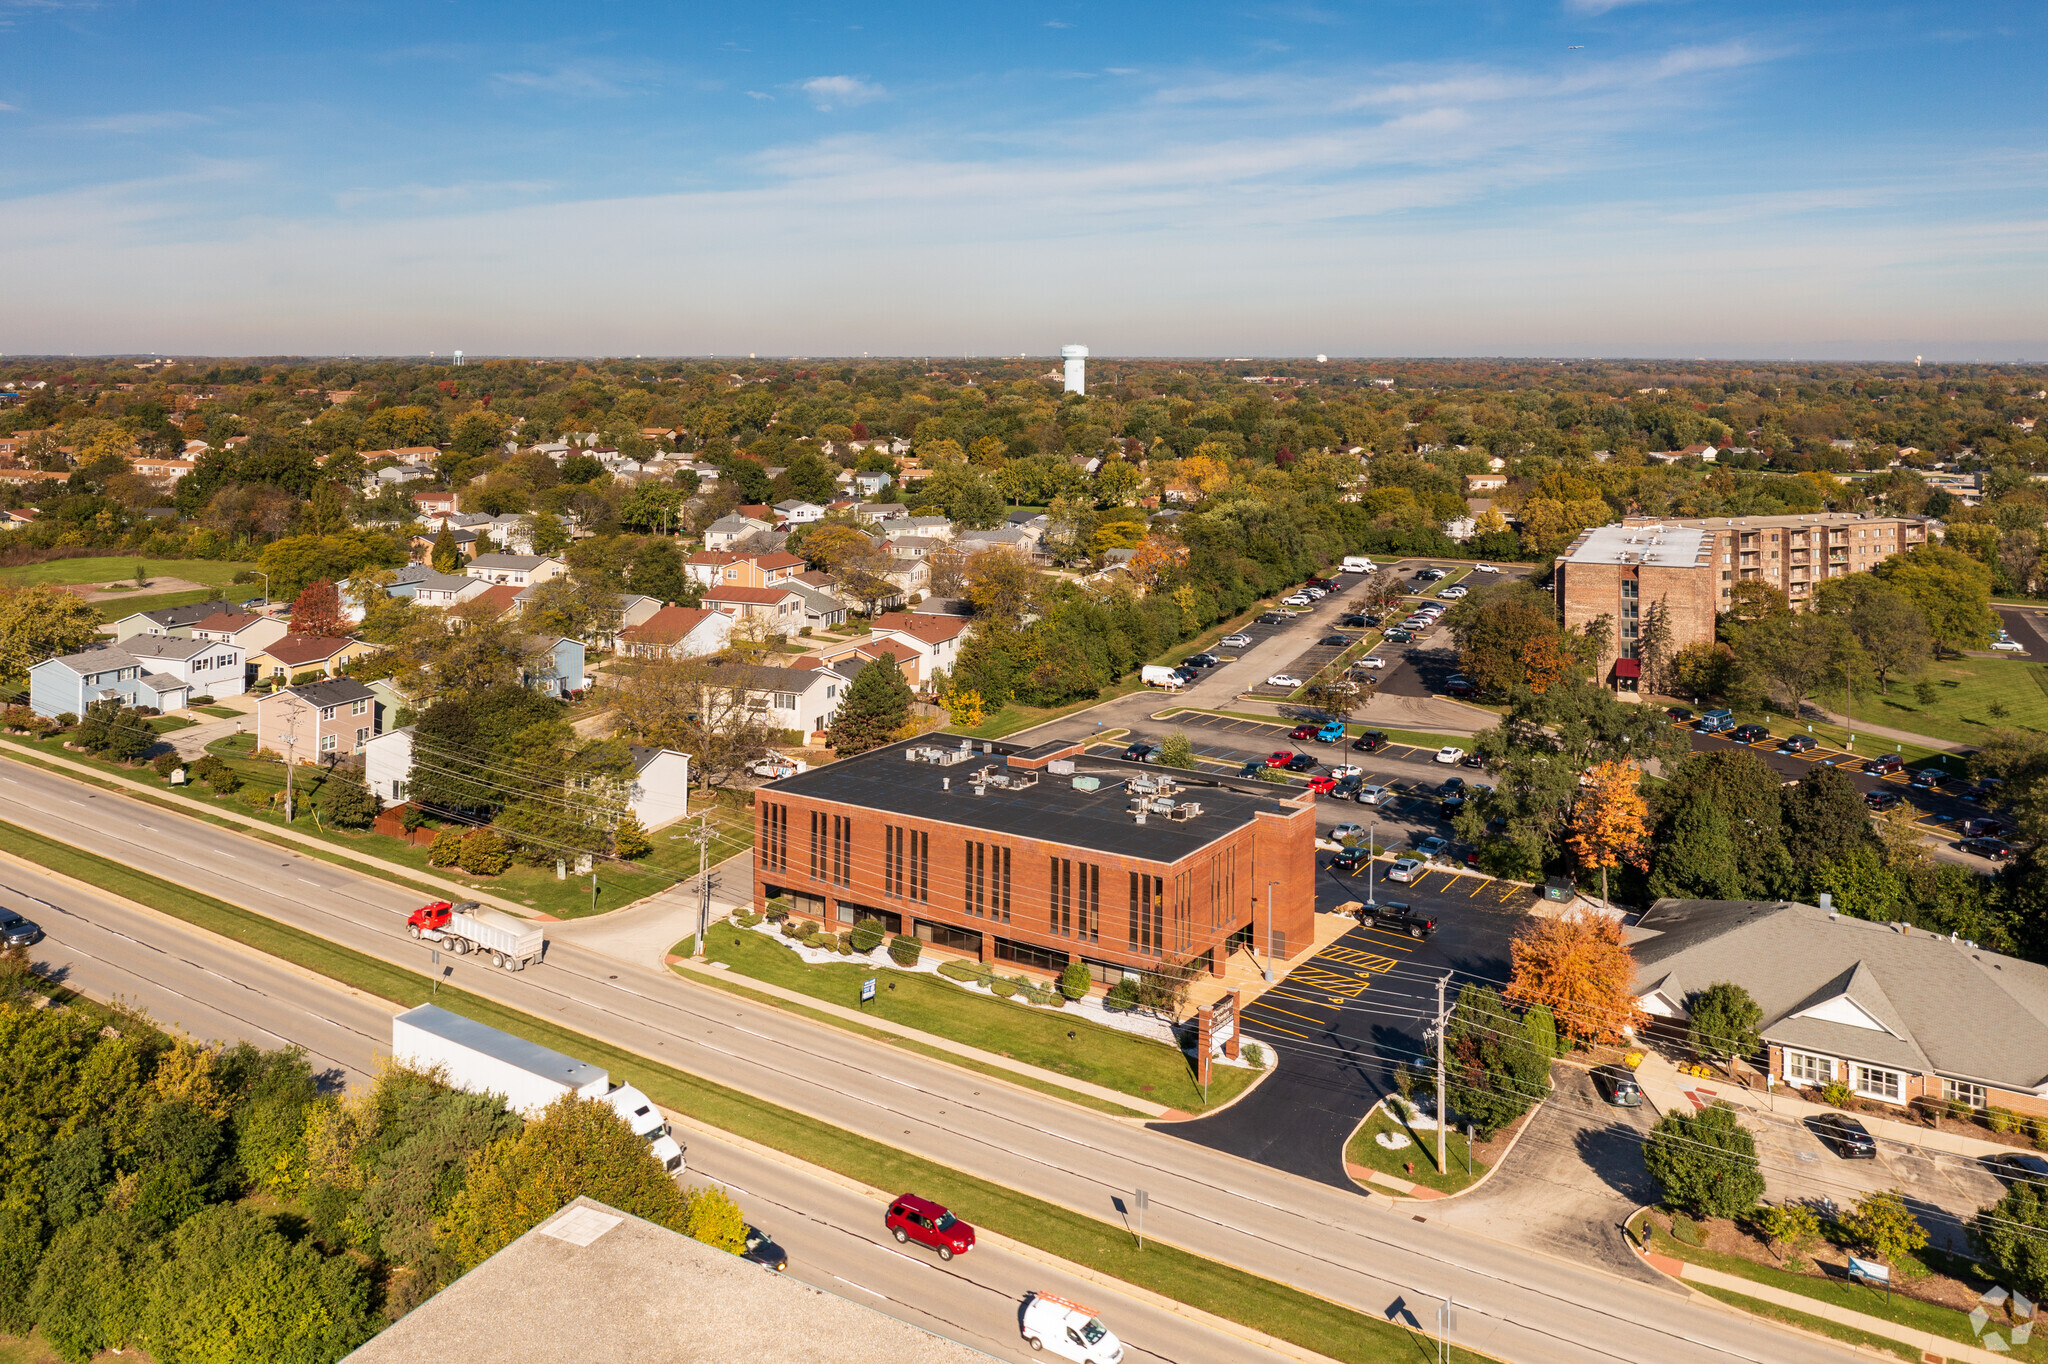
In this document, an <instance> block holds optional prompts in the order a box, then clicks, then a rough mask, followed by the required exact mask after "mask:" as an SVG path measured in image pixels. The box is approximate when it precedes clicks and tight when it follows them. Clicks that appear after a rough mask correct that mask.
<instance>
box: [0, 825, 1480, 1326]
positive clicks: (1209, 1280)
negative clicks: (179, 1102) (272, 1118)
mask: <svg viewBox="0 0 2048 1364" xmlns="http://www.w3.org/2000/svg"><path fill="white" fill-rule="evenodd" d="M0 837H5V838H6V839H7V842H8V847H9V850H10V851H12V852H13V853H15V854H16V855H17V856H19V857H23V858H26V859H28V860H30V861H33V862H36V863H39V864H40V865H42V866H45V867H48V868H49V869H50V870H52V871H57V872H62V873H64V874H65V875H68V876H72V877H75V878H76V879H78V880H80V881H84V882H87V883H88V884H91V885H95V886H98V887H100V888H101V889H103V890H107V891H111V892H113V893H114V894H117V895H123V896H126V897H128V898H129V899H132V900H136V901H138V902H140V903H142V904H145V905H148V906H150V907H151V908H154V909H157V910H160V911H162V912H163V913H166V914H170V915H172V916H173V917H176V918H180V919H183V920H185V921H187V922H188V923H193V924H196V925H198V926H199V927H201V928H205V929H208V930H209V931H211V932H214V933H217V934H220V935H221V936H222V937H226V938H230V939H232V940H234V941H236V942H240V943H242V944H244V945H246V946H248V947H251V948H254V949H256V950H258V951H262V952H265V953H268V954H270V955H272V956H275V957H279V958H282V959H283V960H286V961H290V962H293V963H296V964H298V965H300V966H304V967H306V968H308V969H310V970H314V971H318V972H320V973H321V974H322V975H325V976H328V977H331V978H332V979H334V980H337V981H340V982H342V983H343V984H346V985H352V986H354V987H356V988H357V989H361V990H367V991H369V992H371V993H372V994H375V995H377V996H379V997H380V998H384V999H388V1000H391V1001H392V1002H394V1003H397V1004H402V1005H406V1006H411V1005H414V1004H422V1003H425V1002H427V1001H428V1000H429V999H430V998H431V999H432V1000H433V1002H434V1003H436V1004H439V1005H441V1006H443V1007H445V1008H450V1009H453V1010H456V1011H458V1012H461V1013H462V1014H464V1015H466V1016H467V1017H470V1018H474V1019H476V1020H477V1021H478V1022H481V1023H487V1024H489V1025H490V1026H492V1027H494V1028H501V1029H503V1030H504V1031H506V1032H509V1033H512V1034H514V1035H516V1036H519V1037H524V1038H526V1039H527V1040H528V1041H531V1042H537V1043H539V1044H541V1045H542V1046H547V1047H553V1048H556V1049H558V1050H561V1051H564V1052H568V1053H570V1054H572V1055H575V1056H578V1057H581V1058H583V1059H585V1060H588V1061H591V1062H594V1063H596V1064H598V1065H602V1066H604V1067H606V1068H607V1069H609V1070H611V1071H612V1072H613V1073H614V1074H615V1075H616V1076H618V1077H619V1078H621V1079H626V1078H630V1079H631V1081H632V1083H634V1084H637V1085H638V1086H639V1087H640V1088H641V1089H642V1090H644V1091H645V1092H646V1093H647V1094H648V1095H649V1096H650V1097H651V1098H653V1099H654V1100H655V1101H656V1102H657V1103H660V1104H662V1105H664V1106H665V1107H668V1108H671V1109H674V1110H676V1111H678V1112H681V1113H685V1114H688V1115H689V1116H690V1117H692V1118H694V1119H696V1120H697V1121H699V1122H702V1123H705V1124H708V1125H710V1126H712V1127H717V1128H719V1129H721V1130H723V1131H727V1132H732V1133H735V1134H736V1135H739V1136H743V1137H746V1138H747V1139H749V1140H751V1141H755V1142H758V1143H760V1144H761V1145H764V1146H768V1147H771V1148H773V1149H775V1150H777V1151H781V1152H784V1153H785V1154H788V1155H792V1156H795V1157H797V1158H798V1159H801V1160H804V1161H808V1162H810V1163H811V1164H814V1165H819V1166H823V1167H824V1168H826V1169H829V1170H832V1171H835V1172H837V1173H839V1174H842V1175H845V1176H847V1177H849V1178H852V1179H857V1180H860V1181H861V1182H862V1183H864V1184H867V1185H870V1186H872V1187H874V1188H878V1189H916V1190H918V1191H919V1192H920V1193H921V1194H923V1195H924V1196H925V1197H928V1198H933V1199H936V1200H938V1201H939V1202H941V1203H945V1204H947V1205H948V1206H950V1207H953V1208H957V1209H959V1210H960V1211H961V1212H963V1213H965V1214H966V1215H967V1217H968V1220H969V1221H971V1222H974V1223H975V1224H977V1225H980V1226H984V1227H987V1228H988V1229H989V1230H990V1231H993V1232H997V1233H1000V1234H1001V1235H1004V1236H1007V1237H1010V1238H1011V1239H1013V1240H1016V1241H1020V1242H1023V1243H1024V1244H1026V1245H1031V1246H1036V1247H1038V1248H1039V1249H1041V1250H1044V1251H1047V1252H1048V1253H1050V1254H1054V1255H1057V1256H1060V1257H1062V1258H1063V1259H1067V1260H1070V1261H1073V1262H1075V1263H1078V1264H1082V1265H1085V1266H1087V1267H1089V1268H1091V1269H1094V1270H1096V1271H1098V1272H1100V1273H1104V1274H1108V1275H1112V1276H1114V1277H1116V1278H1118V1279H1122V1280H1124V1281H1125V1282H1127V1283H1131V1284H1134V1285H1137V1286H1139V1287H1141V1288H1145V1289H1149V1290H1151V1291H1152V1292H1155V1293H1159V1294H1162V1295H1164V1296H1166V1297H1169V1298H1172V1299H1173V1300H1175V1301H1177V1302H1182V1303H1186V1304H1187V1305H1189V1306H1190V1307H1195V1308H1199V1309H1200V1310H1202V1311H1205V1312H1209V1313H1212V1314H1214V1315H1216V1316H1219V1317H1222V1318H1224V1319H1226V1320H1229V1321H1234V1322H1237V1323H1239V1324H1240V1325H1244V1326H1249V1327H1252V1328H1253V1329H1255V1330H1259V1331H1264V1332H1266V1333H1267V1334H1268V1335H1271V1336H1274V1337H1276V1338H1278V1339H1281V1340H1285V1341H1289V1342H1291V1343H1293V1344H1296V1345H1299V1346H1302V1347H1303V1348H1305V1349H1309V1350H1314V1351H1316V1352H1317V1353H1320V1354H1323V1355H1327V1356H1328V1357H1330V1358H1332V1359H1338V1360H1346V1361H1359V1362H1360V1364H1368V1362H1370V1364H1380V1362H1381V1361H1395V1360H1413V1361H1416V1364H1420V1362H1421V1361H1422V1360H1423V1359H1424V1358H1425V1357H1426V1355H1427V1354H1429V1353H1433V1348H1434V1347H1433V1342H1430V1341H1427V1340H1425V1339H1424V1338H1423V1337H1422V1336H1420V1335H1418V1334H1416V1333H1415V1332H1412V1331H1410V1330H1408V1329H1406V1328H1404V1327H1401V1326H1397V1325H1395V1324H1393V1323H1391V1322H1386V1321H1382V1320H1379V1319H1378V1318H1375V1317H1369V1316H1366V1315H1364V1314H1362V1313H1359V1312H1354V1311H1352V1310H1350V1309H1349V1308H1346V1307H1343V1306H1340V1305H1338V1304H1336V1303H1333V1302H1330V1301H1328V1300H1326V1299H1323V1298H1319V1297H1316V1296H1315V1295H1314V1294H1310V1293H1304V1292H1302V1291H1300V1290H1299V1289H1294V1288H1289V1287H1287V1286H1286V1285H1284V1284H1278V1283H1274V1282H1272V1281H1271V1280H1268V1279H1262V1278H1260V1277H1258V1276H1257V1275H1254V1274H1248V1273H1246V1272H1245V1271H1243V1270H1240V1269H1235V1268H1232V1267H1231V1266H1229V1265H1225V1264H1221V1263H1219V1262H1217V1261H1214V1260H1210V1259H1207V1258H1205V1257H1203V1256H1200V1255H1195V1254H1192V1253H1190V1252H1188V1251H1184V1250H1181V1249H1179V1248H1177V1247H1175V1246H1172V1245H1169V1244H1165V1243H1162V1242H1160V1241H1158V1240H1156V1239H1148V1241H1147V1243H1146V1246H1145V1249H1144V1250H1142V1251H1141V1250H1139V1249H1138V1248H1137V1245H1136V1242H1135V1239H1134V1238H1133V1237H1132V1235H1131V1234H1130V1233H1129V1232H1127V1231H1126V1230H1125V1229H1124V1228H1122V1227H1120V1226H1116V1225H1114V1224H1111V1223H1107V1222H1103V1221H1101V1220H1100V1219H1097V1218H1093V1217H1089V1216H1086V1215H1085V1214H1082V1213H1078V1212H1073V1211H1070V1210H1069V1209H1066V1208H1062V1207H1059V1206H1057V1205H1055V1204H1052V1203H1048V1202H1045V1201H1043V1200H1041V1199H1036V1198H1032V1197H1029V1196H1028V1195H1025V1194H1021V1193H1018V1192H1016V1191H1014V1190H1011V1189H1007V1188H1004V1187H1003V1186H1001V1185H998V1184H994V1183H990V1182H989V1181H987V1180H983V1179H978V1178H976V1177H974V1176H972V1175H968V1174H963V1173H962V1172H960V1171H958V1170H954V1169H951V1168H949V1167H947V1166H944V1165H940V1164H937V1163H935V1162H933V1161H929V1160H925V1159H924V1158H922V1157H920V1156H916V1155H913V1154H911V1153H909V1152H906V1151H900V1150H897V1149H896V1148H894V1147H891V1146H887V1145H884V1144H883V1143H881V1142H877V1141H873V1140H870V1139H868V1138H866V1137H861V1136H858V1135H855V1134H853V1133H850V1132H846V1131H843V1130H841V1129H839V1128H836V1127H833V1126H831V1125H830V1124H827V1123H823V1122H819V1121H818V1120H816V1119H814V1118H810V1117H806V1116H804V1115H802V1114H799V1113H793V1112H791V1111H789V1110H788V1109H785V1108H781V1107H779V1106H777V1105H775V1104H771V1103H768V1102H766V1101H764V1100H761V1099H757V1098H755V1097H753V1096H752V1095H748V1094H744V1093H742V1092H740V1091H738V1090H734V1089H729V1088H727V1087H725V1086H723V1085H718V1084H714V1083H712V1082H710V1081H708V1080H704V1079H702V1078H700V1077H698V1076H695V1075H691V1074H689V1073H688V1072H686V1071H681V1070H676V1069H674V1068H672V1067H668V1066H664V1065H661V1064H660V1063H658V1062H654V1061H649V1060H648V1059H646V1058H645V1057H642V1056H640V1055H639V1054H638V1053H635V1052H631V1051H627V1050H625V1049H624V1048H620V1047H615V1046H611V1045H609V1044H607V1043H604V1042H602V1041H599V1040H597V1039H595V1038H591V1037H587V1036H584V1035H583V1034H581V1033H577V1032H573V1031H571V1030H569V1029H566V1028H562V1027H559V1026H557V1025H555V1024H552V1023H549V1022H547V1021H545V1020H543V1019H539V1018H535V1017H533V1016H532V1015H530V1014H527V1013H524V1012H521V1011H519V1010H516V1009H512V1008H508V1007H506V1006H505V1005H502V1004H499V1003H496V1002H495V1001H492V1000H489V999H485V998H483V997H482V996H479V995H474V994H470V993H468V992H467V991H463V990H458V989H454V988H452V987H451V988H446V989H443V990H441V991H440V992H439V993H438V994H435V993H434V989H433V983H432V982H431V981H429V980H427V979H425V978H424V977H422V976H421V975H420V974H419V973H417V972H414V971H410V970H407V969H405V968H403V967H400V966H395V965H392V964H391V963H388V962H382V961H378V960H377V959H376V958H374V957H370V956H367V955H365V954H363V953H360V952H356V951H354V950H353V949H350V948H346V947H341V946H338V945H337V944H334V943H330V942H328V941H326V940H325V939H322V938H319V937H317V936H315V935H314V934H311V933H307V932H305V931H303V930H301V929H297V928H293V927H290V926H288V925H285V924H280V923H277V922H275V921H273V920H270V919H267V918H265V917H263V916H262V915H260V914H256V913H255V912H253V911H250V910H246V909H242V908H240V907H238V906H235V905H231V904H228V903H227V902H226V901H223V900H217V899H214V898H213V897H211V896H207V895H201V894H198V893H197V892H194V891H190V890H187V889H185V888H183V887H181V886H177V885H174V884H172V883H170V882H168V881H164V880H161V879H159V878H157V877H154V876H151V875H149V874H147V873H144V872H138V871H135V870H133V869H132V868H129V867H124V866H122V865H121V864H119V863H117V862H114V861H112V860H110V859H107V858H103V857H100V856H98V855H97V854H94V853H88V852H84V851H82V850H80V849H77V848H74V847H72V846H70V845H69V844H66V843H61V842H58V841H56V840H54V839H48V838H44V837H42V836H41V835H39V834H36V833H33V832H31V831H29V830H27V829H23V828H20V827H18V826H16V825H12V824H7V823H0ZM1452 1358H1453V1359H1456V1360H1462V1361H1474V1362H1476V1361H1480V1360H1484V1359H1486V1358H1487V1356H1484V1355H1480V1354H1476V1353H1474V1352H1471V1351H1468V1350H1464V1349H1458V1348H1454V1349H1453V1351H1452Z"/></svg>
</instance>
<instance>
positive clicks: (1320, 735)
mask: <svg viewBox="0 0 2048 1364" xmlns="http://www.w3.org/2000/svg"><path fill="white" fill-rule="evenodd" d="M1316 742H1317V743H1319V744H1341V743H1343V742H1344V722H1343V721H1342V720H1325V721H1324V722H1323V727H1322V728H1321V729H1319V730H1317V731H1316Z"/></svg>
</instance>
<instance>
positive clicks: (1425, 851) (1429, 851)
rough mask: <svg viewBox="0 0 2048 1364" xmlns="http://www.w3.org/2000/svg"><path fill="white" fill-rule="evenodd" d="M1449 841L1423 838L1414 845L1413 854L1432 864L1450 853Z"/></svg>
mask: <svg viewBox="0 0 2048 1364" xmlns="http://www.w3.org/2000/svg"><path fill="white" fill-rule="evenodd" d="M1450 847H1451V841H1450V840H1449V839H1447V838H1425V839H1423V840H1422V841H1421V842H1420V843H1417V844H1416V845H1415V853H1416V855H1417V856H1418V857H1420V858H1421V859H1422V860H1423V861H1425V862H1434V861H1436V860H1437V859H1438V858H1439V857H1442V856H1443V855H1444V854H1445V853H1446V852H1449V851H1450Z"/></svg>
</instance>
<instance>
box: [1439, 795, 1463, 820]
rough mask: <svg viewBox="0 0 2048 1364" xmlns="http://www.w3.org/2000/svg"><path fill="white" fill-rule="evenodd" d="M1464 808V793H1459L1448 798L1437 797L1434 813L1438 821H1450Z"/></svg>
mask: <svg viewBox="0 0 2048 1364" xmlns="http://www.w3.org/2000/svg"><path fill="white" fill-rule="evenodd" d="M1464 808H1465V793H1464V792H1462V791H1460V792H1456V793H1455V794H1452V795H1448V796H1439V797H1438V798H1437V802H1436V813H1437V817H1438V818H1439V819H1450V818H1452V817H1454V816H1455V815H1456V814H1457V813H1458V811H1460V810H1462V809H1464Z"/></svg>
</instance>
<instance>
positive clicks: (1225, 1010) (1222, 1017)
mask: <svg viewBox="0 0 2048 1364" xmlns="http://www.w3.org/2000/svg"><path fill="white" fill-rule="evenodd" d="M1232 1003H1233V1000H1232V998H1231V997H1230V996H1228V995H1225V996H1224V997H1223V998H1222V999H1219V1000H1217V1001H1216V1003H1215V1005H1214V1007H1213V1009H1212V1011H1211V1013H1210V1024H1209V1046H1210V1048H1211V1049H1212V1050H1213V1051H1216V1052H1221V1051H1222V1050H1223V1044H1224V1043H1226V1042H1228V1041H1229V1040H1230V1039H1231V1038H1232V1037H1233V1036H1235V1035H1236V1033H1237V1010H1236V1009H1235V1008H1233V1007H1231V1006H1232Z"/></svg>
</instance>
